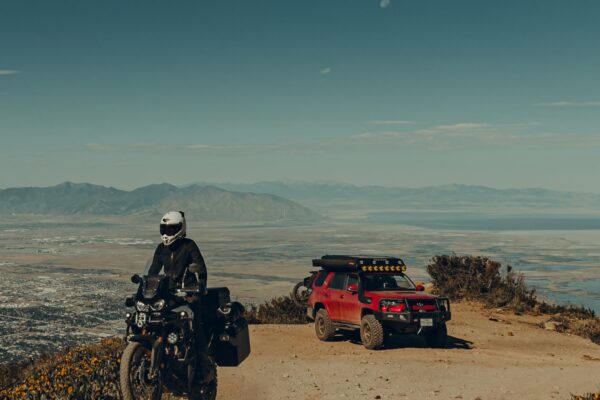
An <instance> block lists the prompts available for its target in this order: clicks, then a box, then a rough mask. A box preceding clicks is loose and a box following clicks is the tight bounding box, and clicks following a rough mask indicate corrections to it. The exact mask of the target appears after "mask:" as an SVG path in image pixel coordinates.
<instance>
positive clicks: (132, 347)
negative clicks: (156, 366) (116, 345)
mask: <svg viewBox="0 0 600 400" xmlns="http://www.w3.org/2000/svg"><path fill="white" fill-rule="evenodd" d="M150 359H151V353H150V350H149V349H147V348H146V347H144V346H143V345H141V344H140V343H136V342H130V343H128V344H127V347H125V351H123V357H122V358H121V369H120V371H119V380H120V384H121V394H122V395H123V400H160V398H161V397H162V383H161V380H160V377H155V378H154V379H151V378H150V377H149V373H150Z"/></svg>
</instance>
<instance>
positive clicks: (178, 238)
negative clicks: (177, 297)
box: [148, 211, 213, 383]
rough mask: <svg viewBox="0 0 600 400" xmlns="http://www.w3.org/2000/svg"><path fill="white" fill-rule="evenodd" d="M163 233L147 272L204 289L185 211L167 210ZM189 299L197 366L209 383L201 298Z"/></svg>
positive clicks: (203, 271) (199, 258)
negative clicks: (192, 316)
mask: <svg viewBox="0 0 600 400" xmlns="http://www.w3.org/2000/svg"><path fill="white" fill-rule="evenodd" d="M160 235H161V239H162V243H160V244H159V245H158V247H157V248H156V251H155V252H154V258H153V259H152V265H151V266H150V268H149V270H148V275H159V274H160V273H161V271H163V273H164V274H165V275H166V276H168V277H170V278H171V279H172V280H173V282H174V283H175V284H176V285H178V286H179V287H182V286H183V287H193V286H197V287H198V291H199V292H200V293H202V292H205V291H206V282H207V278H208V274H207V270H206V264H205V263H204V258H203V257H202V253H201V252H200V249H199V248H198V245H196V242H194V241H193V240H192V239H188V238H187V237H186V222H185V214H184V212H183V211H170V212H168V213H166V214H165V215H164V216H163V217H162V219H161V220H160ZM192 264H196V265H197V269H198V271H199V272H198V273H192V272H190V271H189V266H190V265H192ZM188 302H189V303H190V307H191V308H192V310H193V312H194V323H193V329H194V332H195V338H196V346H197V352H198V363H197V364H196V366H197V368H198V369H199V372H200V376H201V377H202V382H203V383H206V382H210V381H211V380H212V376H211V374H212V373H213V369H212V368H210V360H209V357H208V343H207V339H206V333H205V329H204V327H203V325H202V318H201V316H202V310H201V301H200V299H198V297H196V296H194V297H192V298H189V299H188Z"/></svg>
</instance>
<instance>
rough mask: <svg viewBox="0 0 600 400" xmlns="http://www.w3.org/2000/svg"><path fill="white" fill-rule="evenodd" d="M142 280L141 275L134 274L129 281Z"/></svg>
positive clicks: (136, 281) (137, 281)
mask: <svg viewBox="0 0 600 400" xmlns="http://www.w3.org/2000/svg"><path fill="white" fill-rule="evenodd" d="M141 281H142V277H141V276H139V275H138V274H135V275H133V276H132V277H131V283H140V282H141Z"/></svg>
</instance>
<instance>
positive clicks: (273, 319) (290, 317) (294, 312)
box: [244, 295, 307, 324]
mask: <svg viewBox="0 0 600 400" xmlns="http://www.w3.org/2000/svg"><path fill="white" fill-rule="evenodd" d="M244 317H245V318H246V319H247V320H248V323H250V324H305V323H306V322H307V317H306V308H304V307H300V306H299V305H297V304H296V303H294V301H293V300H292V297H291V295H287V296H279V297H274V298H272V299H271V300H267V301H265V302H264V303H262V304H261V305H259V306H256V305H254V304H250V305H248V306H246V313H245V315H244Z"/></svg>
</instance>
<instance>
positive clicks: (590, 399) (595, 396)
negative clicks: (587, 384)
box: [571, 393, 600, 400]
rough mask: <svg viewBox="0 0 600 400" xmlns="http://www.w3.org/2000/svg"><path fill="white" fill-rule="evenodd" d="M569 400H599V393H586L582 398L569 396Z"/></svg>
mask: <svg viewBox="0 0 600 400" xmlns="http://www.w3.org/2000/svg"><path fill="white" fill-rule="evenodd" d="M571 400H600V393H588V394H584V395H583V396H575V395H573V396H571Z"/></svg>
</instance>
